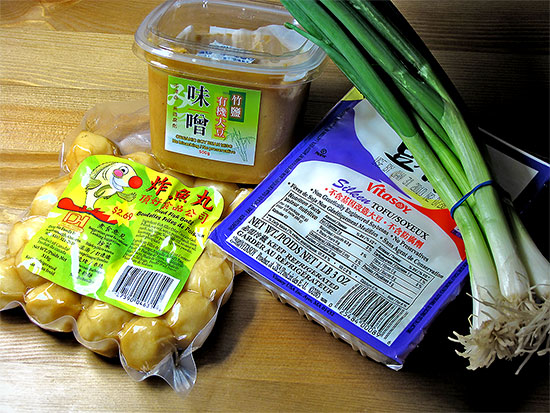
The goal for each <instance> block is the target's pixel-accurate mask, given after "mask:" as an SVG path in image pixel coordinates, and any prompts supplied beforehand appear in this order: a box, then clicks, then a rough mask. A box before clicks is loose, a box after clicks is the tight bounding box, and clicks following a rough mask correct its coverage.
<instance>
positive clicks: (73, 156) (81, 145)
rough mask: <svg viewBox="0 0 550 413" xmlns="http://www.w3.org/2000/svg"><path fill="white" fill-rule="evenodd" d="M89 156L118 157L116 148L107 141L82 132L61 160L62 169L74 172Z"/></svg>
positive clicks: (93, 134)
mask: <svg viewBox="0 0 550 413" xmlns="http://www.w3.org/2000/svg"><path fill="white" fill-rule="evenodd" d="M91 155H120V152H119V150H118V147H117V146H116V145H115V144H114V143H113V142H111V141H110V140H109V139H107V138H105V137H103V136H101V135H96V134H95V133H92V132H88V131H83V132H80V133H79V134H78V136H77V137H76V138H75V140H74V142H73V144H72V146H71V147H70V148H69V150H68V151H67V154H66V155H65V159H64V160H63V168H64V169H65V170H67V171H69V172H70V171H74V170H75V169H76V168H78V165H80V163H81V162H82V161H83V160H84V159H86V158H87V157H88V156H91Z"/></svg>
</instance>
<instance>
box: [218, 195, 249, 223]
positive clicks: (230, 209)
mask: <svg viewBox="0 0 550 413" xmlns="http://www.w3.org/2000/svg"><path fill="white" fill-rule="evenodd" d="M251 192H252V189H251V188H241V189H239V191H238V192H237V193H236V195H235V198H234V199H233V201H232V202H231V204H229V205H228V206H227V207H226V208H225V209H224V211H223V215H222V219H223V218H225V217H226V216H227V215H229V214H230V213H232V212H233V211H234V210H235V208H237V207H238V206H239V204H240V203H241V202H243V201H244V199H245V198H246V197H247V196H248V195H250V193H251Z"/></svg>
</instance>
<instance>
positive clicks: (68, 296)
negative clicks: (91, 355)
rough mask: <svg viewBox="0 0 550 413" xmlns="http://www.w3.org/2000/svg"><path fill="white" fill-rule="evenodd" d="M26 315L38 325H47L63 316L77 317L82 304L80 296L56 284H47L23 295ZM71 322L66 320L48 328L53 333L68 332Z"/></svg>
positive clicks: (71, 325) (70, 328)
mask: <svg viewBox="0 0 550 413" xmlns="http://www.w3.org/2000/svg"><path fill="white" fill-rule="evenodd" d="M25 308H26V310H27V314H28V315H29V317H31V318H32V319H33V320H35V321H37V322H38V323H40V324H48V323H51V322H53V321H56V320H58V319H60V318H61V317H63V316H70V317H72V318H74V319H76V318H77V317H78V314H79V313H80V310H81V308H82V304H81V302H80V295H79V294H77V293H75V292H73V291H70V290H67V289H66V288H63V287H61V286H59V285H57V284H54V283H51V282H47V283H45V284H42V285H40V286H38V287H35V288H33V289H32V290H30V291H29V292H27V294H26V295H25ZM72 327H73V322H72V320H70V319H68V318H66V319H63V320H59V321H58V322H57V323H55V324H53V325H51V326H49V327H48V328H49V329H51V330H55V331H64V332H69V331H71V330H72Z"/></svg>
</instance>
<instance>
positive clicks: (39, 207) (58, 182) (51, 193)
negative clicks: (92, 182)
mask: <svg viewBox="0 0 550 413" xmlns="http://www.w3.org/2000/svg"><path fill="white" fill-rule="evenodd" d="M70 180H71V178H70V176H69V175H64V176H61V177H59V178H56V179H53V180H51V181H49V182H47V183H46V184H44V185H42V187H41V188H40V189H39V190H38V192H37V193H36V195H35V197H34V199H33V201H32V203H31V207H30V211H29V215H31V216H32V215H39V216H47V215H48V213H49V212H50V211H51V209H52V208H53V207H54V206H55V205H56V204H57V202H58V201H59V198H60V197H61V194H62V193H63V191H64V190H65V188H66V187H67V185H68V184H69V181H70Z"/></svg>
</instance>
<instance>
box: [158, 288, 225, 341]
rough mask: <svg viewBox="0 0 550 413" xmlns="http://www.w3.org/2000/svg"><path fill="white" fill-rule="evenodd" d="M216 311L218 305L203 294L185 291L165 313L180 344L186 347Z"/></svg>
mask: <svg viewBox="0 0 550 413" xmlns="http://www.w3.org/2000/svg"><path fill="white" fill-rule="evenodd" d="M215 313H216V306H215V305H214V303H212V301H210V300H209V299H208V298H206V297H204V296H203V295H201V294H199V293H196V292H193V291H184V292H183V293H182V294H180V296H179V297H178V299H177V300H176V302H175V303H174V305H173V306H172V308H171V309H170V311H168V312H167V313H166V315H165V318H166V321H167V322H168V325H169V326H170V328H171V329H172V331H173V332H174V335H175V336H176V339H177V340H178V345H179V346H180V347H181V348H186V347H187V346H188V345H189V344H191V342H192V341H193V339H194V338H195V337H196V335H197V334H198V333H199V332H200V331H201V330H202V329H203V328H204V326H206V324H208V322H209V321H210V319H211V318H212V317H213V316H214V314H215Z"/></svg>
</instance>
